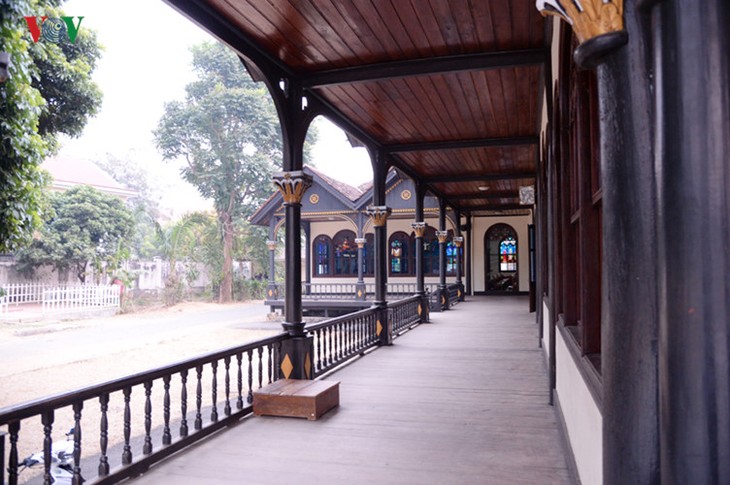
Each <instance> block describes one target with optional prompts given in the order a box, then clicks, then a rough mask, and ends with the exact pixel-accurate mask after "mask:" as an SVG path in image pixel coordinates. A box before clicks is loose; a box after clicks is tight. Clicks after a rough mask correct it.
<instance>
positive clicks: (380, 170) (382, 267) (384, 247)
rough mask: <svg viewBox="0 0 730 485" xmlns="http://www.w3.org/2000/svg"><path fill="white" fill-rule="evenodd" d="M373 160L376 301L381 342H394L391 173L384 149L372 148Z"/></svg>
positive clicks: (372, 211)
mask: <svg viewBox="0 0 730 485" xmlns="http://www.w3.org/2000/svg"><path fill="white" fill-rule="evenodd" d="M371 157H372V162H373V205H372V206H370V207H368V209H367V213H368V215H369V216H370V218H371V219H372V221H373V228H374V230H375V237H374V245H375V302H374V306H375V307H376V308H377V309H378V336H379V337H380V343H381V345H390V344H392V343H393V332H392V322H390V321H389V319H388V302H387V297H386V294H387V289H388V226H387V220H388V216H389V215H390V212H391V210H390V208H389V207H386V205H385V181H386V177H387V174H388V165H387V162H386V159H385V151H384V150H382V149H380V148H378V149H371Z"/></svg>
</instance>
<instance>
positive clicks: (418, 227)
mask: <svg viewBox="0 0 730 485" xmlns="http://www.w3.org/2000/svg"><path fill="white" fill-rule="evenodd" d="M425 196H426V191H425V190H424V188H423V185H422V184H420V183H418V182H416V220H415V222H413V223H412V224H411V227H412V228H413V232H414V234H415V235H416V295H418V296H419V297H420V298H421V305H420V306H419V309H418V313H419V315H420V317H421V318H422V319H423V321H424V322H428V321H429V315H428V311H429V304H428V297H427V296H426V285H425V282H424V280H425V274H424V271H423V236H424V235H425V234H426V222H425V221H424V220H423V199H424V197H425Z"/></svg>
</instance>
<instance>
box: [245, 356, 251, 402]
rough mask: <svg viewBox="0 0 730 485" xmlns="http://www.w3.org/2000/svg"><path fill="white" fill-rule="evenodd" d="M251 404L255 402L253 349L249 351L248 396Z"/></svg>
mask: <svg viewBox="0 0 730 485" xmlns="http://www.w3.org/2000/svg"><path fill="white" fill-rule="evenodd" d="M246 400H247V401H248V403H249V404H251V403H252V402H253V350H249V351H248V397H247V398H246Z"/></svg>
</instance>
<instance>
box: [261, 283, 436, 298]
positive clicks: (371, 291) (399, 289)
mask: <svg viewBox="0 0 730 485" xmlns="http://www.w3.org/2000/svg"><path fill="white" fill-rule="evenodd" d="M273 286H274V287H275V288H276V292H275V293H274V294H275V295H277V296H275V297H272V298H271V299H273V300H276V299H284V295H285V294H286V288H285V287H284V284H282V283H275V284H274V285H273ZM424 288H425V290H426V292H427V293H429V292H435V291H436V289H437V288H438V285H437V284H435V283H426V284H425V285H424ZM357 290H358V285H357V283H302V298H303V299H305V300H354V299H356V298H357ZM386 293H387V297H388V299H395V298H397V297H398V298H402V297H403V296H407V295H413V294H415V293H416V284H415V283H387V288H386ZM374 295H375V283H365V296H366V298H367V299H372V298H373V296H374Z"/></svg>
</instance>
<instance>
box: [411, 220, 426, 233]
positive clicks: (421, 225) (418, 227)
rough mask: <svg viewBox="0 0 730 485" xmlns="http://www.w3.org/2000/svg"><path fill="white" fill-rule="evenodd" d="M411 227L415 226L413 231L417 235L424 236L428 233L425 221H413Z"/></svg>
mask: <svg viewBox="0 0 730 485" xmlns="http://www.w3.org/2000/svg"><path fill="white" fill-rule="evenodd" d="M411 227H412V228H413V232H415V233H416V237H423V236H424V235H425V234H426V227H428V226H427V225H426V223H425V222H411Z"/></svg>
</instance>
